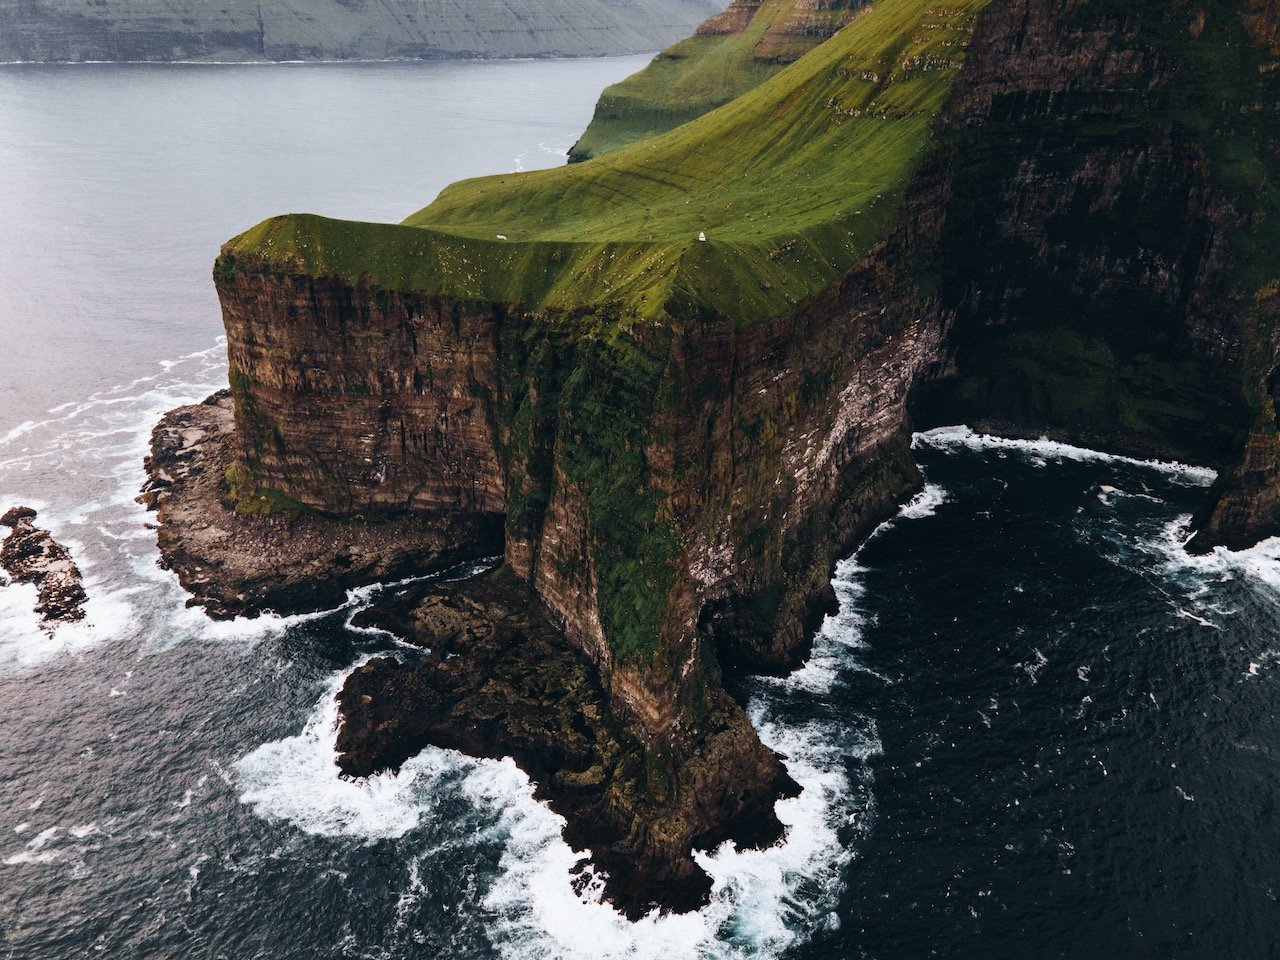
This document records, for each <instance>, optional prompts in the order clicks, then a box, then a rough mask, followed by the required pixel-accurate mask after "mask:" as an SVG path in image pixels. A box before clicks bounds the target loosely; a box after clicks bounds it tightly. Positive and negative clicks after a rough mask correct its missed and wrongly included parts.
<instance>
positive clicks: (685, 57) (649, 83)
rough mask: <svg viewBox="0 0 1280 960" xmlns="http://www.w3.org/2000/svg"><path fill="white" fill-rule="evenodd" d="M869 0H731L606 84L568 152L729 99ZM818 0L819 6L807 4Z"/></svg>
mask: <svg viewBox="0 0 1280 960" xmlns="http://www.w3.org/2000/svg"><path fill="white" fill-rule="evenodd" d="M866 2H867V0H829V2H827V3H823V4H822V5H821V6H822V7H823V9H817V7H818V4H816V3H797V2H796V0H763V2H761V0H734V2H733V3H732V4H730V5H729V8H728V9H727V10H725V11H724V12H722V13H720V14H718V15H716V16H714V17H712V18H711V19H710V20H708V21H707V22H706V23H704V24H703V25H702V26H701V27H700V28H699V29H698V32H697V33H696V34H695V35H694V36H692V37H689V38H688V39H687V40H682V41H680V42H679V43H677V44H676V45H675V46H673V47H670V48H668V49H666V50H664V51H662V53H660V54H658V56H657V57H655V58H654V60H653V62H652V63H650V64H649V66H647V67H645V69H643V70H641V71H640V72H639V73H636V74H633V75H632V76H630V77H627V79H625V80H623V81H622V82H621V83H615V84H614V85H613V86H611V87H608V88H606V89H605V91H604V93H603V94H601V96H600V100H599V102H598V103H597V104H596V111H595V116H594V117H592V120H591V124H590V126H588V127H587V129H586V131H585V132H584V133H583V135H582V137H581V138H580V139H579V140H578V142H577V143H576V144H574V147H573V149H572V150H571V151H570V153H569V158H570V160H572V161H575V162H576V161H581V160H589V159H590V158H592V157H598V156H601V155H603V154H605V153H609V152H610V151H612V150H617V149H618V148H619V147H625V146H627V145H628V144H631V143H635V142H636V141H637V140H643V139H646V138H647V137H652V136H656V135H657V134H660V133H666V132H667V131H668V130H673V129H675V128H676V127H678V126H680V125H681V124H683V123H688V122H689V121H690V120H694V119H696V118H697V117H700V116H702V115H703V114H704V113H708V112H710V111H712V110H714V109H715V108H716V107H721V106H724V105H725V104H726V103H728V102H729V101H730V100H733V99H735V98H737V97H740V96H742V94H744V93H746V92H747V91H748V90H751V89H752V88H754V87H757V86H759V85H760V84H761V83H763V82H764V81H765V80H767V79H769V78H770V77H771V76H773V75H774V74H775V73H778V72H779V71H780V70H781V69H782V68H783V67H785V66H786V65H787V64H788V63H792V62H794V61H795V60H798V59H800V57H801V56H803V55H804V54H806V53H808V52H809V51H810V50H811V49H813V47H815V46H817V44H819V43H821V42H822V41H824V40H826V39H827V38H828V37H829V36H831V35H832V34H834V33H835V32H836V31H837V30H838V29H839V28H840V27H842V26H844V25H845V24H846V23H848V22H849V20H850V19H852V17H853V16H854V14H855V13H856V11H857V10H859V9H861V8H862V7H863V6H865V5H866ZM808 7H813V8H814V9H812V10H810V9H807V8H808Z"/></svg>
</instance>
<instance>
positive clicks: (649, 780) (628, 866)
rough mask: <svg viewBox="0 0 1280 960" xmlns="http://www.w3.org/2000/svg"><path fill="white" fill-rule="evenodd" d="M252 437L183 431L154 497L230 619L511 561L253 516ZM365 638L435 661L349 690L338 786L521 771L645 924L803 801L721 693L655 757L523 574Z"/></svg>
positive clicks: (208, 605) (426, 591) (369, 613)
mask: <svg viewBox="0 0 1280 960" xmlns="http://www.w3.org/2000/svg"><path fill="white" fill-rule="evenodd" d="M234 429H235V428H234V418H233V414H232V406H231V401H230V398H229V396H228V394H227V393H226V392H225V391H223V392H220V393H218V394H215V395H214V396H212V397H210V398H209V399H208V400H206V401H205V402H204V403H201V404H196V405H193V406H188V407H181V408H178V409H176V410H173V411H171V412H170V413H168V414H166V415H165V417H164V418H163V419H162V420H161V421H160V423H159V424H158V425H157V426H156V428H155V430H154V431H153V433H152V446H151V455H150V456H149V457H148V458H147V460H146V469H147V473H148V477H149V479H148V482H147V484H146V487H145V489H144V491H143V494H142V496H141V497H140V498H139V499H140V500H141V501H142V502H143V503H145V504H146V505H147V506H148V507H149V508H151V509H154V510H155V511H156V513H157V518H158V521H159V523H158V532H157V539H158V541H159V545H160V552H161V556H162V560H161V563H162V564H163V565H164V566H165V567H166V568H168V569H171V570H173V571H175V572H176V573H177V574H178V576H179V579H180V580H181V582H182V584H183V586H184V587H185V588H186V589H187V590H188V591H189V592H190V593H191V594H192V597H191V600H190V601H189V603H191V604H193V605H199V606H201V607H203V608H204V609H205V611H206V612H207V613H208V614H209V616H211V617H214V618H218V619H226V618H230V617H234V616H254V615H257V614H260V613H263V612H266V611H272V612H275V613H280V614H292V613H304V612H312V611H315V610H321V609H324V608H326V607H331V606H335V605H337V604H339V603H341V602H342V600H343V599H344V597H345V595H346V592H347V591H348V590H350V589H352V588H354V587H359V586H366V585H369V584H374V583H387V582H393V581H396V580H401V579H406V578H410V577H423V578H426V577H429V576H430V575H431V574H433V573H437V572H440V571H442V570H444V569H446V568H448V567H452V566H455V565H456V564H459V563H463V562H465V561H468V560H476V559H479V558H482V557H486V556H494V555H496V554H500V553H501V552H502V531H501V525H500V522H495V523H494V524H493V525H492V526H490V525H489V524H487V523H486V522H485V520H484V518H483V515H479V516H477V515H474V514H471V515H463V514H451V515H450V514H446V515H440V516H435V515H431V514H421V513H416V514H404V515H400V516H394V515H392V516H383V517H379V518H375V519H369V520H364V521H360V520H354V519H352V518H345V519H337V518H331V517H326V516H324V515H323V514H320V513H317V512H315V511H311V510H306V509H305V508H304V509H302V510H301V511H299V512H289V511H281V512H279V513H275V514H272V513H268V514H262V513H254V512H244V511H243V510H240V511H238V510H237V509H235V507H234V506H233V505H232V503H231V502H230V501H229V491H228V484H227V481H226V478H225V474H226V473H227V470H228V467H230V466H231V464H232V463H233V462H234V446H233V444H234ZM355 622H356V625H357V626H372V627H379V628H381V629H385V630H388V631H389V632H391V633H393V634H395V635H396V636H398V637H399V638H400V639H402V640H404V641H405V642H407V643H410V644H413V645H415V646H419V647H422V648H423V649H424V651H425V652H424V654H423V656H422V657H421V658H419V659H417V660H415V661H414V662H402V661H400V660H397V659H395V658H392V657H380V658H377V659H374V660H372V661H370V662H369V663H367V664H365V665H364V666H362V667H361V668H359V669H358V670H356V671H354V672H353V673H352V674H351V676H350V677H348V679H347V681H346V684H345V685H344V687H343V690H342V691H341V693H340V695H339V705H340V721H341V722H340V726H339V732H338V739H337V752H338V754H339V756H338V770H335V774H336V773H337V772H338V771H339V770H340V771H341V773H342V774H343V775H346V776H349V777H356V778H359V777H366V776H370V775H372V774H375V773H380V772H383V771H388V770H390V771H395V770H398V769H399V767H400V765H401V764H403V763H404V762H405V761H406V760H407V759H409V758H410V757H412V756H414V755H415V754H417V753H418V752H420V751H421V750H422V749H424V748H425V747H427V746H432V745H434V746H440V747H447V748H453V749H457V750H461V751H463V752H465V753H467V754H470V755H472V756H476V757H488V758H501V757H508V756H509V757H512V758H513V759H514V760H515V761H516V762H517V763H518V764H519V765H520V767H521V769H523V770H524V771H525V772H526V773H527V774H528V775H529V777H530V779H532V780H533V782H534V783H535V785H536V789H537V795H538V797H539V798H540V799H543V800H545V801H547V802H548V803H549V804H550V806H551V808H552V809H553V810H555V811H556V812H557V813H559V814H561V815H562V816H564V817H565V819H566V821H567V824H566V827H565V839H566V840H567V841H568V842H569V844H570V845H571V846H572V847H574V848H575V849H577V850H590V851H591V858H590V862H591V864H592V870H591V871H585V872H584V873H583V874H582V876H583V882H584V883H585V882H587V880H589V879H590V876H591V875H592V874H594V875H596V876H598V877H600V879H601V881H602V883H603V888H604V896H605V897H606V899H608V900H609V901H610V902H611V903H613V904H614V905H615V906H617V907H618V908H619V909H620V910H622V911H623V912H624V913H625V914H626V915H628V916H630V917H632V918H635V917H639V916H642V915H644V914H645V913H647V912H649V911H650V910H652V909H655V908H658V909H663V910H674V911H686V910H691V909H696V908H697V907H699V906H701V905H702V904H704V903H705V902H706V901H707V898H708V896H709V894H710V890H711V878H710V877H709V876H708V875H707V874H706V872H705V871H704V870H702V868H701V867H699V866H698V865H697V863H696V862H695V861H694V859H693V856H692V853H693V851H694V850H695V849H698V850H707V849H714V848H715V847H717V846H718V845H720V844H721V843H723V842H725V841H732V842H734V843H735V844H737V845H738V846H739V847H760V846H768V845H769V844H772V843H774V842H776V841H778V840H779V839H780V838H781V837H782V834H783V826H782V824H781V822H780V821H779V820H778V818H777V815H776V813H775V812H774V804H775V802H776V801H777V800H778V799H780V798H782V797H786V796H793V795H795V794H796V793H797V792H798V787H797V786H796V784H795V782H794V781H793V780H792V779H791V777H790V776H789V775H788V774H787V772H786V769H785V767H784V766H783V764H782V761H781V759H780V758H779V757H777V756H776V755H775V754H774V753H773V752H772V751H770V750H769V749H767V748H766V747H764V746H763V745H762V744H761V743H760V742H759V740H758V739H757V737H756V734H755V731H754V730H753V729H752V727H751V725H750V722H749V721H748V719H747V717H746V714H745V713H744V712H743V711H742V708H741V707H740V706H739V705H738V704H737V703H736V702H735V701H734V700H733V699H732V698H731V697H730V696H729V695H728V694H727V693H726V692H725V691H724V690H723V689H722V688H720V687H719V685H718V684H717V685H716V686H715V687H714V688H713V690H712V691H711V692H710V695H709V697H708V703H706V704H705V705H704V709H703V710H702V711H701V712H700V720H699V722H698V724H697V725H696V726H691V727H690V728H689V729H685V730H682V731H681V732H680V734H679V736H678V738H676V739H675V740H672V741H671V743H670V744H667V745H664V749H662V750H658V751H655V750H653V749H651V748H650V747H649V746H648V745H645V744H642V743H641V742H640V740H639V739H638V738H637V737H636V735H635V734H634V732H632V731H631V730H630V729H629V728H628V725H627V724H626V723H625V722H623V721H622V720H621V719H620V718H619V717H618V716H617V714H616V712H615V710H614V707H613V705H612V703H611V700H610V696H609V693H608V692H607V690H606V689H605V688H604V687H603V685H602V682H601V677H600V673H599V671H598V669H597V668H596V666H595V665H594V664H593V663H592V662H591V661H590V660H589V659H588V658H587V656H586V655H585V654H584V653H583V652H582V651H581V650H580V649H578V648H576V647H574V646H573V645H572V644H571V643H570V642H569V641H568V640H567V639H566V638H565V636H564V634H563V632H562V631H561V630H560V629H558V628H557V627H556V626H555V625H554V624H553V621H552V619H551V616H550V615H549V612H548V611H547V610H546V609H545V608H544V607H543V606H542V605H541V603H540V602H539V601H538V600H537V599H536V597H535V596H534V594H533V592H532V591H531V589H530V587H529V585H528V583H527V582H525V581H522V580H520V579H519V578H517V577H516V576H515V575H514V574H512V573H511V571H510V568H508V567H505V566H504V567H501V568H499V569H497V570H494V571H490V572H488V573H485V574H480V575H478V576H475V577H472V578H471V579H468V580H463V581H440V580H424V581H422V582H417V583H412V584H408V585H405V586H402V587H399V588H395V589H389V590H386V591H384V592H383V593H382V594H381V595H379V596H378V597H377V598H376V599H375V600H374V602H373V603H372V605H371V606H370V607H369V608H367V609H366V610H364V611H362V612H361V613H360V614H359V615H358V617H357V619H356V621H355ZM727 768H732V769H734V770H735V776H734V777H732V778H726V777H725V776H724V775H723V771H724V770H725V769H727Z"/></svg>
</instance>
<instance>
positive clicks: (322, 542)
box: [139, 391, 502, 619]
mask: <svg viewBox="0 0 1280 960" xmlns="http://www.w3.org/2000/svg"><path fill="white" fill-rule="evenodd" d="M237 446H238V445H237V443H236V432H235V420H234V418H233V416H232V412H231V398H230V396H229V395H228V394H227V393H226V392H225V391H223V392H222V393H219V394H215V395H214V396H212V397H210V398H209V399H208V400H206V401H205V402H204V403H202V404H197V405H195V406H190V407H179V408H178V409H177V410H172V411H170V412H169V413H167V414H166V415H165V416H164V418H163V419H162V420H161V421H160V423H159V424H157V425H156V428H155V430H154V431H152V435H151V455H150V456H149V457H148V458H147V462H146V468H147V473H148V476H149V477H150V479H149V481H148V483H147V487H146V490H145V491H144V493H143V495H142V497H141V498H139V499H141V500H142V501H143V502H144V503H145V504H146V505H147V506H148V507H149V508H151V509H153V510H155V511H156V512H157V517H158V519H159V521H160V523H159V533H158V539H159V543H160V553H161V556H162V562H163V563H164V564H165V566H166V567H167V568H169V569H171V570H173V571H174V572H175V573H177V575H178V579H179V580H180V581H181V582H182V585H183V586H184V587H185V588H186V589H187V590H189V591H190V592H191V593H192V600H191V601H190V602H191V603H198V604H199V605H200V606H202V607H203V608H204V609H205V611H206V612H207V613H208V614H209V616H211V617H213V618H215V619H224V618H229V617H235V616H256V615H257V614H259V613H262V612H263V611H267V610H270V611H274V612H275V613H279V614H282V615H283V614H293V613H304V612H309V611H313V610H322V609H324V608H325V607H332V606H336V605H338V604H339V603H341V602H342V600H343V598H344V596H345V594H346V592H347V590H349V589H351V588H352V587H359V586H364V585H365V584H369V583H375V582H378V581H388V580H397V579H401V578H403V577H408V576H412V575H421V574H425V573H431V572H434V571H437V570H442V569H445V568H447V567H450V566H453V565H455V564H458V563H463V562H465V561H468V560H475V559H478V558H480V557H486V556H494V555H495V554H498V553H501V551H502V519H501V517H498V516H494V515H489V514H471V513H433V512H426V511H419V512H414V513H400V514H395V515H387V514H385V513H376V514H375V513H371V514H369V515H366V516H364V517H361V518H359V519H356V518H354V517H346V518H343V519H335V518H333V517H328V516H325V515H323V514H319V513H315V512H312V511H310V510H307V509H306V508H304V507H302V506H301V505H299V504H297V503H290V502H287V501H285V502H282V501H278V500H271V499H268V500H266V501H265V502H261V501H258V500H256V499H255V498H252V497H249V498H246V499H245V501H244V502H242V503H241V504H240V505H239V508H237V507H236V506H235V505H233V504H232V503H230V502H229V500H228V496H229V491H228V488H227V483H226V480H225V474H226V473H227V470H228V468H229V467H231V466H232V464H233V463H234V461H235V458H236V453H235V451H236V449H237Z"/></svg>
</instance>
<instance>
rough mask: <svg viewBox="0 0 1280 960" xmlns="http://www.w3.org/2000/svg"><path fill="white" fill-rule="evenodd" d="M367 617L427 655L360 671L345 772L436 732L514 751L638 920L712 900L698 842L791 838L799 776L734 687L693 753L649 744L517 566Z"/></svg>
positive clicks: (353, 688)
mask: <svg viewBox="0 0 1280 960" xmlns="http://www.w3.org/2000/svg"><path fill="white" fill-rule="evenodd" d="M356 623H357V625H362V626H376V627H381V628H383V629H387V630H389V631H391V632H392V633H395V634H396V635H397V636H399V637H400V638H401V639H403V640H406V641H407V642H409V643H412V644H415V645H418V646H422V647H424V648H426V650H427V652H426V653H425V654H424V656H423V657H422V658H421V659H419V660H417V661H416V662H412V663H407V662H401V661H399V660H397V659H394V658H391V657H380V658H377V659H374V660H371V661H369V662H368V663H366V664H365V665H364V666H362V667H360V668H359V669H358V670H356V671H355V672H353V673H352V674H351V676H349V677H348V678H347V681H346V684H345V685H344V687H343V689H342V691H341V692H340V693H339V695H338V702H339V717H340V726H339V731H338V742H337V749H338V766H339V767H340V768H341V769H342V771H343V773H345V774H346V775H348V776H352V777H363V776H369V775H371V774H374V773H379V772H382V771H384V770H397V769H398V768H399V767H400V765H401V764H402V763H403V762H404V761H405V760H407V759H408V758H409V757H411V756H413V755H414V754H416V753H418V752H419V751H421V750H422V749H423V748H424V747H426V746H428V745H434V746H440V747H450V748H453V749H457V750H460V751H462V752H464V753H467V754H469V755H471V756H475V757H488V758H494V759H498V758H502V757H508V756H509V757H511V758H513V759H514V760H515V761H516V763H517V764H519V766H520V768H521V769H522V770H524V771H525V772H526V773H527V774H528V775H529V777H530V779H531V780H533V782H534V784H535V787H536V791H537V793H536V795H537V796H538V798H539V799H542V800H545V801H546V802H547V803H548V804H549V805H550V806H551V809H552V810H554V811H555V812H556V813H558V814H560V815H561V816H563V817H564V818H565V820H566V826H565V831H564V836H565V840H566V841H567V842H568V843H569V845H570V846H572V847H573V848H574V849H575V850H580V851H581V850H590V864H591V865H592V869H593V872H594V873H595V874H596V875H597V876H601V877H602V879H603V888H604V896H605V898H606V899H607V900H608V901H610V902H611V903H613V904H614V905H615V906H616V907H618V908H619V909H620V910H622V912H623V913H625V914H626V915H627V916H628V917H631V918H632V919H635V918H637V917H640V916H643V915H644V914H646V913H648V912H649V911H650V910H652V909H654V908H659V909H665V910H675V911H686V910H692V909H696V908H698V907H700V906H702V905H703V904H705V903H706V901H707V898H708V895H709V894H710V890H711V878H710V877H709V876H708V875H707V874H706V872H705V871H703V870H702V868H701V867H699V866H698V864H697V863H696V862H695V861H694V860H693V857H692V852H693V850H695V849H700V850H711V849H714V848H716V847H717V846H719V845H720V844H721V843H723V842H725V841H732V842H734V843H735V844H737V845H738V847H740V848H747V847H763V846H768V845H770V844H772V843H774V842H776V841H777V840H779V839H780V838H781V837H782V834H783V827H782V824H781V822H780V821H779V820H778V817H777V815H776V813H775V812H774V804H775V802H776V800H778V799H779V798H781V797H786V796H794V795H796V794H797V793H798V792H799V788H798V787H797V786H796V784H795V782H794V781H793V780H792V779H791V777H790V776H789V775H788V774H787V773H786V770H785V768H784V767H783V765H782V763H781V761H780V760H779V759H778V757H777V756H776V755H774V754H773V753H772V752H771V751H770V750H768V749H767V748H765V747H764V746H762V745H761V744H760V743H759V741H758V740H757V739H756V735H755V731H754V730H752V729H751V726H750V724H749V722H748V721H747V718H746V716H745V715H744V714H743V712H742V710H741V709H740V708H739V707H738V705H737V704H736V703H734V702H733V701H732V700H731V699H730V698H729V697H728V695H727V694H725V693H724V692H723V691H720V692H719V700H718V701H717V702H716V703H714V704H712V705H711V706H710V708H709V709H708V711H707V713H706V716H705V720H704V721H703V722H702V724H701V725H700V726H699V727H698V728H697V729H692V730H689V731H686V738H685V739H686V742H685V743H684V744H683V745H682V748H681V749H680V750H678V751H671V752H669V753H666V754H664V755H661V756H655V755H653V754H652V753H646V751H645V749H644V748H643V746H642V745H641V743H640V742H639V741H638V740H637V739H636V737H635V735H634V734H633V733H631V732H629V730H628V729H627V727H626V726H625V725H624V724H622V723H620V722H619V721H618V719H617V718H616V717H615V715H614V713H613V711H612V710H611V709H610V705H609V697H608V693H607V692H606V691H605V689H604V688H603V686H602V685H601V682H600V676H599V673H598V672H597V671H596V670H595V668H594V667H593V666H592V664H591V663H590V661H588V660H587V658H586V657H585V656H584V655H583V654H582V652H581V651H579V650H577V649H575V648H574V647H572V646H571V645H570V644H569V643H568V642H567V641H566V640H565V638H564V636H563V635H562V634H561V633H560V631H558V630H557V629H556V628H555V627H554V626H553V625H552V624H551V622H550V620H549V618H548V616H547V612H546V611H545V609H543V608H542V607H541V605H540V604H539V603H538V602H537V600H536V599H535V598H534V597H533V596H532V595H531V593H530V591H529V589H528V586H527V585H525V584H522V583H521V581H519V580H518V579H517V578H516V577H515V576H514V575H513V574H512V573H511V572H510V570H509V569H508V568H505V567H503V568H499V569H497V570H494V571H491V572H489V573H485V574H481V575H479V576H477V577H473V578H471V579H470V580H466V581H461V582H454V583H447V584H444V583H438V582H436V583H422V584H415V585H412V586H407V587H404V588H401V589H399V590H397V591H395V592H388V593H387V594H386V595H384V597H382V598H380V600H379V601H378V602H375V605H374V606H373V607H371V608H369V609H368V610H366V611H363V612H362V613H361V614H360V615H359V616H358V617H357V619H356ZM744 758H750V762H751V763H753V764H754V765H755V766H756V768H757V769H754V770H749V769H741V770H740V771H739V774H740V776H739V778H738V779H737V780H736V782H732V783H731V782H728V781H726V780H725V778H724V777H723V776H721V774H720V769H721V767H722V765H723V764H724V763H725V762H727V761H732V762H734V763H739V764H741V763H742V762H743V759H744ZM589 876H590V874H589V873H584V874H583V878H584V881H583V882H586V879H587V878H589Z"/></svg>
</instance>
